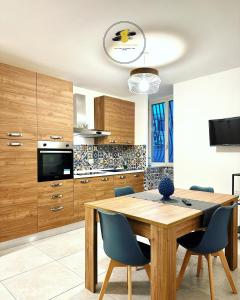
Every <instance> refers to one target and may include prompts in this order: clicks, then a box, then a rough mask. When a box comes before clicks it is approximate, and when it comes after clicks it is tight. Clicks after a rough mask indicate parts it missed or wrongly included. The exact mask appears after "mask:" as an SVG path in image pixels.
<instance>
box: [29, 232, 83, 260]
mask: <svg viewBox="0 0 240 300" xmlns="http://www.w3.org/2000/svg"><path fill="white" fill-rule="evenodd" d="M33 245H34V246H35V247H37V248H38V249H40V250H41V251H43V252H44V253H46V254H47V255H48V256H50V257H52V258H53V259H60V258H62V257H65V256H67V255H71V254H74V253H77V252H79V251H81V250H84V248H85V235H84V229H82V228H81V229H77V230H73V231H70V232H67V233H64V234H59V235H56V236H54V237H50V238H47V239H43V240H40V241H36V242H33Z"/></svg>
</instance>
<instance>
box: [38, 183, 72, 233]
mask: <svg viewBox="0 0 240 300" xmlns="http://www.w3.org/2000/svg"><path fill="white" fill-rule="evenodd" d="M72 222H74V201H73V179H68V180H58V181H45V182H38V231H42V230H46V229H51V228H55V227H58V226H63V225H66V224H69V223H72Z"/></svg>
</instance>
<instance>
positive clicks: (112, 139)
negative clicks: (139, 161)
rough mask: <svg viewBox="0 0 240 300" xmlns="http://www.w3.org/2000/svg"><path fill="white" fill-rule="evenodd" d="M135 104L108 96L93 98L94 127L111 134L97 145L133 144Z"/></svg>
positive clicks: (97, 140)
mask: <svg viewBox="0 0 240 300" xmlns="http://www.w3.org/2000/svg"><path fill="white" fill-rule="evenodd" d="M134 122H135V103H134V102H130V101H125V100H121V99H116V98H112V97H108V96H101V97H98V98H95V127H96V128H99V129H104V130H107V131H110V132H111V135H110V136H107V137H103V138H97V139H96V143H98V144H124V145H128V144H134V132H135V131H134Z"/></svg>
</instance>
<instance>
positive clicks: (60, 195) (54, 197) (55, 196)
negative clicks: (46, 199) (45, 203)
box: [51, 194, 63, 199]
mask: <svg viewBox="0 0 240 300" xmlns="http://www.w3.org/2000/svg"><path fill="white" fill-rule="evenodd" d="M62 196H63V195H62V194H54V195H52V196H51V198H52V199H58V198H62Z"/></svg>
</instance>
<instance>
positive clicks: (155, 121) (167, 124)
mask: <svg viewBox="0 0 240 300" xmlns="http://www.w3.org/2000/svg"><path fill="white" fill-rule="evenodd" d="M150 108H151V109H150V120H151V122H150V123H151V126H150V136H151V138H150V141H149V142H150V143H149V144H150V149H149V152H150V153H151V154H150V155H151V161H152V163H154V164H161V163H173V100H172V99H170V100H166V101H162V102H155V103H152V104H151V106H150Z"/></svg>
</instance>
